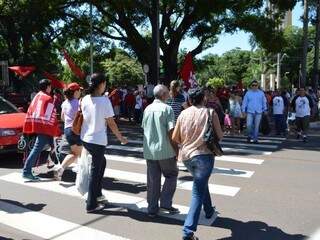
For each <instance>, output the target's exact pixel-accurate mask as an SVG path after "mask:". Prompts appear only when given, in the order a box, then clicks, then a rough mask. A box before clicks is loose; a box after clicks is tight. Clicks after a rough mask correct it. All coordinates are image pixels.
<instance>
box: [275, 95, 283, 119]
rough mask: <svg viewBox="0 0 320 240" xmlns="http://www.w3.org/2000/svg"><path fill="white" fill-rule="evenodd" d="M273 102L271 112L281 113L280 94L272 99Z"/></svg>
mask: <svg viewBox="0 0 320 240" xmlns="http://www.w3.org/2000/svg"><path fill="white" fill-rule="evenodd" d="M272 103H273V114H274V115H275V114H283V110H284V102H283V98H282V97H281V96H276V97H274V98H273V100H272Z"/></svg>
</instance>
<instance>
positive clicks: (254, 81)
mask: <svg viewBox="0 0 320 240" xmlns="http://www.w3.org/2000/svg"><path fill="white" fill-rule="evenodd" d="M253 84H257V85H258V81H257V80H253V81H252V82H251V83H250V87H251V86H252V85H253Z"/></svg>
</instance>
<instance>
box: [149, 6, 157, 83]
mask: <svg viewBox="0 0 320 240" xmlns="http://www.w3.org/2000/svg"><path fill="white" fill-rule="evenodd" d="M159 5H160V4H159V0H152V5H151V6H152V11H153V14H152V53H153V54H152V56H153V57H152V66H150V67H151V69H150V70H151V72H152V73H151V77H152V78H153V79H149V81H151V82H152V83H155V84H158V83H159V82H160V79H159V78H160V77H159V75H160V73H159V70H160V39H159V38H160V33H159Z"/></svg>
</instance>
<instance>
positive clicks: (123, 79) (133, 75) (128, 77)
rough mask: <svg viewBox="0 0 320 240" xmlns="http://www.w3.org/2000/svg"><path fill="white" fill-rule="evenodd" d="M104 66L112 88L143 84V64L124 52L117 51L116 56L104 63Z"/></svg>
mask: <svg viewBox="0 0 320 240" xmlns="http://www.w3.org/2000/svg"><path fill="white" fill-rule="evenodd" d="M102 65H103V67H104V69H105V72H106V73H107V77H108V79H109V82H110V85H111V86H125V85H127V86H136V85H138V84H143V81H144V80H143V72H142V67H141V64H140V63H139V62H137V60H135V59H133V58H132V57H130V56H129V55H128V54H127V53H125V52H123V51H119V50H118V51H116V54H115V56H114V57H113V58H109V59H106V60H105V61H103V62H102Z"/></svg>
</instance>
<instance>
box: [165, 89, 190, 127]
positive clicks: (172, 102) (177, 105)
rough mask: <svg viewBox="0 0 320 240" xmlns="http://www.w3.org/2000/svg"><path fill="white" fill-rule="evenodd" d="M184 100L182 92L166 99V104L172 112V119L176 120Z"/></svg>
mask: <svg viewBox="0 0 320 240" xmlns="http://www.w3.org/2000/svg"><path fill="white" fill-rule="evenodd" d="M185 102H186V100H185V98H184V96H183V95H182V94H178V95H177V96H175V97H171V98H169V99H168V100H167V104H168V105H169V106H170V107H172V109H173V112H174V119H175V121H177V119H178V117H179V115H180V113H181V112H182V110H183V107H182V105H183V104H184V103H185Z"/></svg>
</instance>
